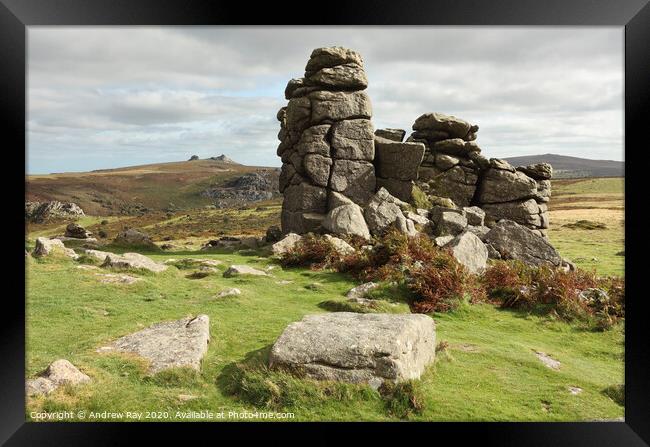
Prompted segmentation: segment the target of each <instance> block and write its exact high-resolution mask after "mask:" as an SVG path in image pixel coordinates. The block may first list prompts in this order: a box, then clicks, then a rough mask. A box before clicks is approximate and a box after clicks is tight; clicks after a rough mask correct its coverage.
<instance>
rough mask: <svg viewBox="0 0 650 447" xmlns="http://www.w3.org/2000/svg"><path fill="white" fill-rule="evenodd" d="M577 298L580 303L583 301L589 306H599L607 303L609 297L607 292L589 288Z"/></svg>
mask: <svg viewBox="0 0 650 447" xmlns="http://www.w3.org/2000/svg"><path fill="white" fill-rule="evenodd" d="M578 298H579V299H580V300H581V301H585V302H586V303H589V304H600V303H606V302H607V301H609V295H608V294H607V291H605V290H603V289H599V288H595V287H590V288H588V289H585V290H583V291H582V292H580V294H578Z"/></svg>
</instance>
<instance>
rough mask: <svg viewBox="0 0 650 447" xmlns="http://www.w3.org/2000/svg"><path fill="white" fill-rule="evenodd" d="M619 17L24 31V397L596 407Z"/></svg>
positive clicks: (48, 416)
mask: <svg viewBox="0 0 650 447" xmlns="http://www.w3.org/2000/svg"><path fill="white" fill-rule="evenodd" d="M624 38H625V34H624V30H623V28H621V27H586V26H583V27H520V26H517V27H514V26H511V27H493V26H489V27H487V26H485V27H468V26H464V27H461V26H459V27H448V26H444V27H443V26H417V27H415V26H413V27H410V26H400V27H397V26H393V27H388V26H387V27H376V26H310V27H298V26H296V27H292V26H273V27H272V26H265V27H244V26H186V27H171V26H132V27H121V26H102V27H93V26H76V27H70V26H59V27H55V26H30V27H28V30H27V68H26V73H27V91H26V113H27V121H26V141H27V144H26V154H25V159H26V172H25V279H26V290H25V317H26V318H25V339H26V345H25V373H26V375H25V396H26V407H25V420H26V421H29V422H35V423H38V422H172V421H173V422H184V421H186V422H196V421H202V422H222V421H223V422H226V421H240V422H242V421H246V422H248V421H251V422H261V421H264V422H305V421H308V422H317V421H327V422H330V421H336V422H361V421H362V422H399V421H413V422H470V421H471V422H507V421H516V422H591V421H624V420H625V419H624V418H625V398H624V396H625V383H624V371H625V237H624V235H625V220H624V216H625V191H624V184H625V151H624V102H623V99H624V98H623V92H624V72H623V61H624ZM630 331H631V329H630Z"/></svg>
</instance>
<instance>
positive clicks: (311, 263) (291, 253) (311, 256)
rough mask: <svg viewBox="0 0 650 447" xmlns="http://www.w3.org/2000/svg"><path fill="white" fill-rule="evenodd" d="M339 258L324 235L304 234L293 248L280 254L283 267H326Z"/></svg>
mask: <svg viewBox="0 0 650 447" xmlns="http://www.w3.org/2000/svg"><path fill="white" fill-rule="evenodd" d="M339 258H340V256H339V254H338V252H337V251H336V249H335V248H334V246H333V245H332V244H331V243H330V242H329V241H328V240H327V239H325V238H324V237H322V236H317V235H314V234H312V233H309V234H306V235H305V236H303V237H302V239H300V241H298V242H297V243H296V244H295V245H294V246H293V248H291V249H290V250H288V251H286V252H285V253H283V254H282V255H281V256H280V264H281V265H282V266H283V267H311V268H314V269H317V268H323V267H326V266H328V265H330V264H332V263H333V262H335V261H337V260H338V259H339Z"/></svg>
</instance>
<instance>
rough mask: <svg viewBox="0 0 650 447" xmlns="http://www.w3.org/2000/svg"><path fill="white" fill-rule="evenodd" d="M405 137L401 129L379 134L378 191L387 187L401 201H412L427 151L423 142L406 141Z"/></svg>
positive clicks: (388, 130) (381, 130) (376, 133)
mask: <svg viewBox="0 0 650 447" xmlns="http://www.w3.org/2000/svg"><path fill="white" fill-rule="evenodd" d="M404 134H405V132H404V131H403V130H399V129H380V130H377V131H376V132H375V172H376V173H377V188H381V187H384V188H386V190H387V191H388V192H389V193H390V194H391V195H393V196H395V197H397V198H398V199H400V200H402V201H405V202H411V201H412V200H413V194H412V193H413V186H414V185H415V183H414V182H415V180H417V179H418V173H419V169H420V164H421V163H422V159H423V157H424V153H425V149H426V148H425V145H424V144H422V143H420V142H402V139H403V138H404Z"/></svg>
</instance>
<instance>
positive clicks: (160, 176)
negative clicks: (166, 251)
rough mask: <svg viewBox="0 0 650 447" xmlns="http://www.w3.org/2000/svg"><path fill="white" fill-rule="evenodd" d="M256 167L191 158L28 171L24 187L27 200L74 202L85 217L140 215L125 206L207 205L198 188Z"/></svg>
mask: <svg viewBox="0 0 650 447" xmlns="http://www.w3.org/2000/svg"><path fill="white" fill-rule="evenodd" d="M258 169H259V168H257V167H253V166H244V165H240V164H237V163H227V162H222V161H217V160H210V159H207V160H193V161H181V162H171V163H155V164H149V165H140V166H131V167H125V168H116V169H102V170H97V171H91V172H71V173H59V174H48V175H30V176H29V177H28V178H27V179H26V185H25V186H26V190H27V198H28V200H31V201H41V202H45V201H49V200H59V201H61V202H75V203H76V204H78V205H79V206H80V207H81V208H82V209H83V210H84V211H85V212H86V214H90V215H99V216H108V215H112V214H139V213H131V212H129V210H131V209H133V206H134V205H138V206H139V207H145V208H147V209H149V210H150V211H161V210H165V209H168V208H178V209H183V210H185V209H192V208H198V207H202V206H206V205H210V204H211V203H212V200H211V199H210V198H209V197H205V196H202V195H201V194H200V193H201V191H203V190H205V189H206V188H208V187H209V186H214V185H221V184H223V183H224V182H225V181H227V180H229V179H231V178H234V177H239V176H241V175H242V174H246V173H249V172H254V171H256V170H258Z"/></svg>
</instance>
